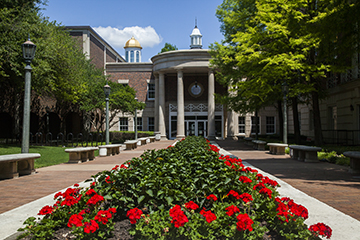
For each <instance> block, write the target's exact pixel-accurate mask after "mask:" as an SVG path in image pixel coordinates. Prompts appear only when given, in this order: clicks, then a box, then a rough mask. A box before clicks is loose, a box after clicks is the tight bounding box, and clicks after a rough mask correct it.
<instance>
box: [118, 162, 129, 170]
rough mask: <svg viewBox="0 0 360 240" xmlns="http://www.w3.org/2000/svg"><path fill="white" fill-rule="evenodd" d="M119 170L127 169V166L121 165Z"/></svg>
mask: <svg viewBox="0 0 360 240" xmlns="http://www.w3.org/2000/svg"><path fill="white" fill-rule="evenodd" d="M129 164H130V163H129ZM121 168H125V169H127V166H126V165H125V164H121V166H120V169H121Z"/></svg>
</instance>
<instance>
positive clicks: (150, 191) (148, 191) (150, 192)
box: [146, 189, 154, 197]
mask: <svg viewBox="0 0 360 240" xmlns="http://www.w3.org/2000/svg"><path fill="white" fill-rule="evenodd" d="M146 193H147V194H149V195H150V197H153V196H154V194H153V191H152V190H151V189H149V190H147V191H146Z"/></svg>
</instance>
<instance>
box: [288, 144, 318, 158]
mask: <svg viewBox="0 0 360 240" xmlns="http://www.w3.org/2000/svg"><path fill="white" fill-rule="evenodd" d="M289 148H290V156H291V158H293V159H296V160H299V161H303V162H319V160H318V157H317V152H319V151H321V148H320V147H310V146H303V145H290V146H289Z"/></svg>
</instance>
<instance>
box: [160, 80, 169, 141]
mask: <svg viewBox="0 0 360 240" xmlns="http://www.w3.org/2000/svg"><path fill="white" fill-rule="evenodd" d="M159 131H160V136H161V140H167V138H166V126H165V75H164V73H160V74H159Z"/></svg>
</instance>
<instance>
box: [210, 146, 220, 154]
mask: <svg viewBox="0 0 360 240" xmlns="http://www.w3.org/2000/svg"><path fill="white" fill-rule="evenodd" d="M209 146H210V149H211V150H212V151H214V152H219V151H220V149H219V148H218V147H217V146H215V145H212V144H209Z"/></svg>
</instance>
